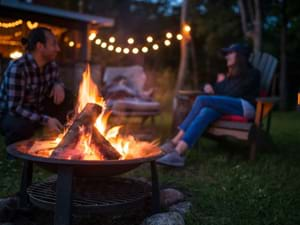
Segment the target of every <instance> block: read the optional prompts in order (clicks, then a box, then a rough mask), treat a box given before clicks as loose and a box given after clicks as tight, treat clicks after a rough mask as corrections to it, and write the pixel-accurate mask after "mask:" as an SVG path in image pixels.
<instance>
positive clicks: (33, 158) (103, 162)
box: [6, 139, 164, 165]
mask: <svg viewBox="0 0 300 225" xmlns="http://www.w3.org/2000/svg"><path fill="white" fill-rule="evenodd" d="M29 140H30V139H29ZM29 140H25V141H20V142H16V143H14V144H11V145H8V146H7V148H6V151H7V152H8V153H9V154H11V155H12V156H14V157H17V158H19V159H24V160H29V161H34V162H40V163H49V164H56V165H129V164H140V163H144V162H150V161H154V160H156V159H158V158H160V157H161V156H163V154H164V153H163V152H162V151H161V152H160V153H159V154H156V155H151V156H149V157H140V158H135V159H123V160H122V159H121V160H68V159H56V158H47V157H39V156H35V155H31V154H26V153H23V152H21V151H19V150H18V149H17V146H18V145H20V144H22V143H25V142H28V141H29Z"/></svg>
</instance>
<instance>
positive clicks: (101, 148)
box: [92, 127, 121, 159]
mask: <svg viewBox="0 0 300 225" xmlns="http://www.w3.org/2000/svg"><path fill="white" fill-rule="evenodd" d="M92 144H93V145H94V146H95V148H96V149H97V151H98V153H99V154H100V155H102V156H103V158H104V159H119V158H120V157H121V154H120V153H119V152H118V151H117V150H115V148H114V147H113V146H112V145H111V144H110V143H109V142H108V141H107V140H106V139H105V138H104V137H103V136H102V134H101V133H100V132H99V131H98V129H97V128H95V127H93V129H92Z"/></svg>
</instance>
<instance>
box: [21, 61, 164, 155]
mask: <svg viewBox="0 0 300 225" xmlns="http://www.w3.org/2000/svg"><path fill="white" fill-rule="evenodd" d="M109 116H110V112H109V111H108V110H107V108H106V104H105V100H104V99H103V97H101V95H100V94H99V91H98V88H97V86H96V85H95V84H94V83H93V81H92V79H91V74H90V69H89V66H88V67H87V69H86V71H85V72H84V73H83V78H82V82H81V84H80V88H79V93H78V102H77V106H76V108H75V115H74V116H73V117H72V119H70V120H69V121H68V123H67V126H66V129H65V130H64V132H63V133H61V134H59V135H58V136H56V137H53V138H48V139H40V140H35V142H34V144H33V145H32V146H31V147H30V148H29V149H27V150H26V151H27V152H26V153H27V154H30V155H33V156H38V157H46V158H55V159H65V160H126V159H137V158H144V157H151V156H154V155H158V154H160V153H161V150H160V149H159V148H158V147H157V142H156V141H153V142H145V141H137V140H135V138H134V137H133V136H130V135H128V136H123V135H121V134H120V129H122V125H120V126H114V127H109V125H108V119H109Z"/></svg>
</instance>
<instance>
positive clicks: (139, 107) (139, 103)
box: [110, 98, 160, 112]
mask: <svg viewBox="0 0 300 225" xmlns="http://www.w3.org/2000/svg"><path fill="white" fill-rule="evenodd" d="M110 104H111V109H112V110H113V111H135V112H148V111H149V112H153V111H159V110H160V104H159V102H156V101H145V100H141V99H136V98H126V99H118V100H112V101H111V102H110Z"/></svg>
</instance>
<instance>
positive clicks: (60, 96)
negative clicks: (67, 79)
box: [50, 84, 65, 105]
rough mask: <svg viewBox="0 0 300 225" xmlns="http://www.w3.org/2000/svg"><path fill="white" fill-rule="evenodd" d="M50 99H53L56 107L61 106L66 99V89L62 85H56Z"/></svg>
mask: <svg viewBox="0 0 300 225" xmlns="http://www.w3.org/2000/svg"><path fill="white" fill-rule="evenodd" d="M50 97H53V102H54V104H56V105H59V104H60V103H62V102H63V101H64V99H65V90H64V87H63V86H62V85H61V84H54V86H53V88H52V90H51V93H50Z"/></svg>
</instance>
